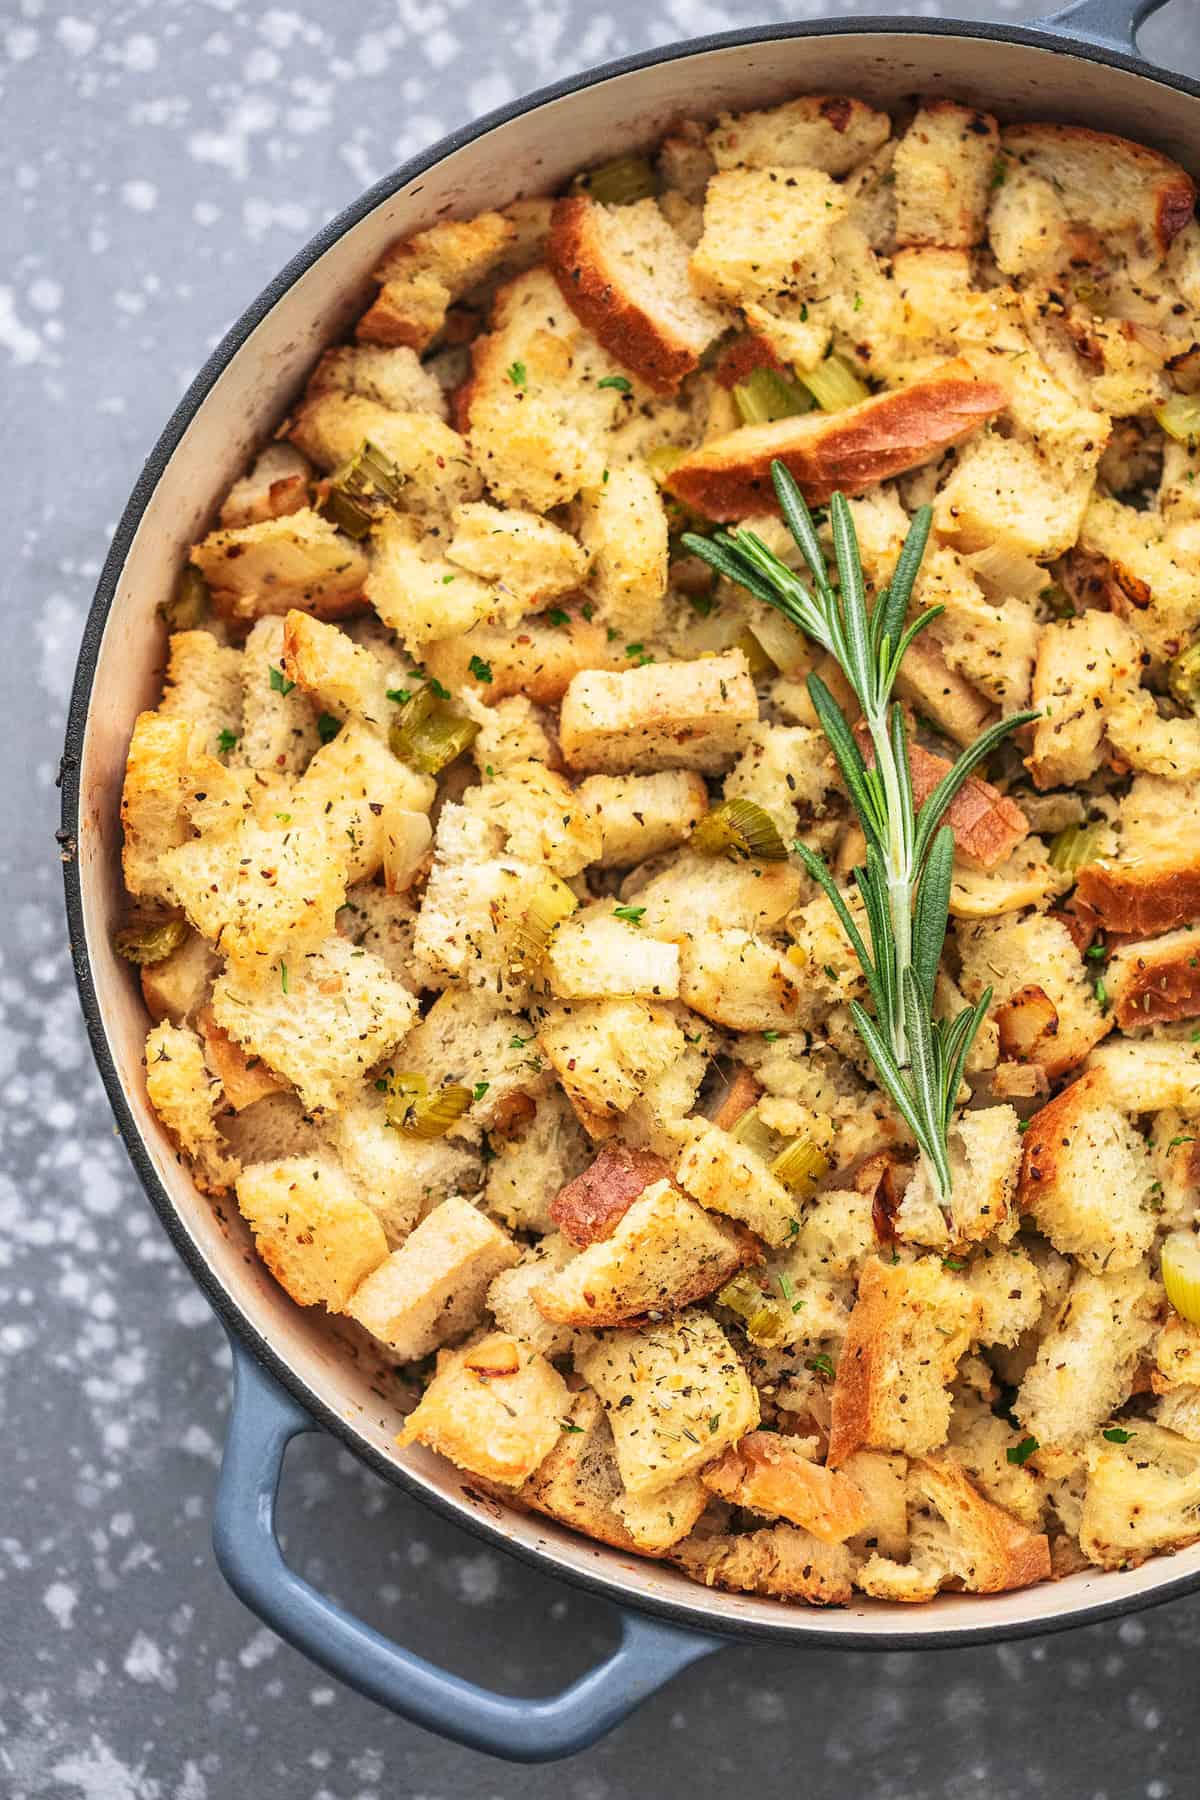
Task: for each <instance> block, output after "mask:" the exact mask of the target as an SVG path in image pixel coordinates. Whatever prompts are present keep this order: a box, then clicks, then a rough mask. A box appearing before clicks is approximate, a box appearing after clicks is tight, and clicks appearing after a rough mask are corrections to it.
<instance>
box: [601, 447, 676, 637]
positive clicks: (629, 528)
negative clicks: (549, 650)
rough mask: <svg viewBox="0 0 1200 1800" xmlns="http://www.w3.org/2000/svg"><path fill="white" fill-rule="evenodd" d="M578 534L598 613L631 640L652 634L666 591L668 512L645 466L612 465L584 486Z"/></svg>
mask: <svg viewBox="0 0 1200 1800" xmlns="http://www.w3.org/2000/svg"><path fill="white" fill-rule="evenodd" d="M579 535H580V537H581V538H582V540H583V542H584V544H585V546H586V547H587V550H588V552H589V554H590V556H591V576H590V580H589V589H590V592H591V594H592V596H593V597H594V599H595V600H596V602H597V605H598V610H599V614H600V617H601V618H602V619H603V620H604V622H605V624H606V625H612V626H613V627H614V628H615V629H617V630H618V631H620V632H622V633H624V634H625V635H626V636H627V637H629V638H638V637H652V636H653V635H654V634H655V632H656V631H657V630H658V628H659V626H660V624H661V621H662V602H663V597H664V595H665V594H666V591H667V515H666V512H665V510H664V508H663V503H662V499H661V496H660V494H659V489H658V483H657V482H656V481H655V480H654V478H653V477H652V476H651V475H650V474H648V473H647V471H646V470H645V469H640V468H628V469H613V470H612V471H610V472H609V475H608V479H607V480H606V481H605V482H603V483H602V485H601V486H600V487H598V488H587V489H585V490H584V493H583V496H582V499H581V503H580V524H579Z"/></svg>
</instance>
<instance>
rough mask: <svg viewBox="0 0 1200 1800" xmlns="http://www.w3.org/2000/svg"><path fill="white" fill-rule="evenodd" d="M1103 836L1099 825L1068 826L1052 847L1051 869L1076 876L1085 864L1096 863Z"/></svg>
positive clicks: (1060, 833) (1050, 856)
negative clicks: (1077, 871)
mask: <svg viewBox="0 0 1200 1800" xmlns="http://www.w3.org/2000/svg"><path fill="white" fill-rule="evenodd" d="M1103 835H1104V834H1103V831H1102V830H1101V827H1100V826H1099V825H1068V826H1067V828H1066V830H1065V831H1060V832H1059V834H1058V836H1057V837H1056V838H1055V839H1054V840H1053V842H1052V843H1051V845H1050V855H1049V863H1050V867H1051V868H1052V869H1061V871H1062V872H1063V874H1064V875H1074V874H1075V872H1076V870H1078V869H1082V867H1083V865H1084V863H1089V862H1094V861H1095V858H1096V854H1097V852H1098V851H1099V848H1100V841H1101V839H1102V837H1103Z"/></svg>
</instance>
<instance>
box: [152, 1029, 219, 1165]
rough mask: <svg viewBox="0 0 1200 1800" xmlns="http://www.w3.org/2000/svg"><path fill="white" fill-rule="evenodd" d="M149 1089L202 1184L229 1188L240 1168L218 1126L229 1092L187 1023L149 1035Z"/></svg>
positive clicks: (159, 1111)
mask: <svg viewBox="0 0 1200 1800" xmlns="http://www.w3.org/2000/svg"><path fill="white" fill-rule="evenodd" d="M145 1063H146V1094H147V1097H148V1099H149V1101H150V1104H151V1106H152V1107H153V1108H154V1110H155V1112H156V1113H157V1114H158V1116H159V1118H160V1119H161V1120H162V1122H163V1124H164V1125H165V1126H166V1128H167V1130H168V1131H169V1132H170V1134H171V1136H172V1137H173V1138H174V1140H175V1142H176V1143H177V1144H178V1145H179V1148H180V1149H181V1150H182V1151H183V1153H184V1155H185V1156H187V1157H190V1158H191V1160H192V1163H193V1165H194V1167H193V1173H194V1175H195V1178H196V1185H197V1187H199V1188H201V1189H202V1190H203V1191H204V1192H206V1193H214V1194H215V1193H223V1192H224V1191H225V1189H226V1188H228V1187H230V1186H232V1184H233V1181H234V1179H235V1178H236V1176H237V1173H238V1164H237V1162H236V1160H235V1159H234V1158H232V1157H230V1156H229V1155H227V1154H226V1149H225V1144H224V1140H223V1139H222V1137H221V1133H220V1131H219V1130H218V1127H217V1113H218V1110H219V1109H220V1107H221V1103H222V1100H223V1098H224V1095H223V1090H222V1087H221V1081H220V1077H219V1075H218V1074H217V1073H215V1072H214V1071H211V1070H210V1069H209V1067H208V1066H207V1064H206V1062H205V1057H204V1048H203V1045H202V1044H201V1041H200V1039H199V1038H198V1037H197V1035H196V1033H195V1032H194V1031H192V1030H190V1029H189V1028H188V1027H187V1026H176V1025H171V1024H167V1023H163V1024H161V1025H155V1026H154V1027H153V1029H152V1030H151V1031H150V1033H149V1035H148V1037H147V1038H146V1050H145Z"/></svg>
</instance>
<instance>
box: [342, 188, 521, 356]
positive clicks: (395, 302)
mask: <svg viewBox="0 0 1200 1800" xmlns="http://www.w3.org/2000/svg"><path fill="white" fill-rule="evenodd" d="M516 237H517V228H516V225H515V224H514V223H513V221H512V220H511V219H508V218H506V217H505V216H504V214H503V213H499V212H484V213H479V214H477V216H476V217H475V218H473V219H442V220H439V222H438V223H437V224H436V225H431V226H430V227H429V229H428V230H427V231H418V232H417V233H416V234H415V235H414V236H412V237H409V238H403V239H401V241H400V242H399V243H396V244H393V245H392V246H391V248H390V249H389V250H387V251H386V252H385V254H384V256H383V258H382V260H381V261H380V263H379V264H378V266H377V267H376V269H375V279H376V281H377V282H379V284H380V288H379V293H378V294H377V295H376V297H375V300H374V302H373V304H372V305H371V306H370V307H369V308H368V309H367V311H366V312H365V313H364V314H363V316H362V318H361V319H360V320H359V322H358V336H359V338H360V339H361V340H362V341H363V342H365V343H371V344H403V345H408V346H410V347H411V348H412V349H413V350H424V349H426V348H427V347H428V345H429V344H431V343H432V342H433V340H434V338H435V337H436V336H437V334H438V333H439V332H440V331H441V329H442V326H443V325H444V324H445V320H446V313H447V310H448V308H449V307H450V306H451V305H452V304H453V302H454V301H455V300H457V299H459V298H460V297H461V296H462V295H463V294H465V293H466V292H467V291H468V289H469V288H473V287H474V286H475V285H476V283H477V282H479V281H481V280H482V279H483V278H484V276H485V275H487V274H488V273H489V272H490V271H491V270H492V269H493V268H495V266H496V264H497V263H498V262H499V261H500V260H501V259H502V257H503V256H504V255H505V253H506V252H507V251H508V250H509V249H510V247H511V246H512V245H513V243H514V241H515V239H516Z"/></svg>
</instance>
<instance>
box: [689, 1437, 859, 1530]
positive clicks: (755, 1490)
mask: <svg viewBox="0 0 1200 1800" xmlns="http://www.w3.org/2000/svg"><path fill="white" fill-rule="evenodd" d="M702 1479H703V1481H704V1485H705V1487H707V1488H710V1489H711V1490H712V1492H713V1493H714V1494H717V1495H719V1496H720V1498H721V1499H722V1500H728V1501H730V1502H731V1503H732V1504H733V1505H734V1506H744V1507H747V1508H748V1509H749V1511H750V1512H755V1513H761V1514H762V1515H763V1517H764V1518H767V1519H786V1520H787V1522H788V1524H789V1525H799V1526H801V1527H803V1529H804V1530H805V1531H811V1532H812V1534H813V1536H814V1537H818V1538H820V1540H821V1542H822V1543H823V1544H843V1543H845V1541H846V1539H847V1538H852V1537H855V1536H857V1534H858V1533H859V1532H860V1531H862V1530H864V1529H865V1527H866V1525H867V1523H868V1521H869V1519H870V1509H869V1507H868V1505H867V1501H866V1497H865V1495H864V1494H863V1492H862V1489H861V1488H860V1487H859V1486H858V1484H857V1482H855V1481H854V1480H852V1479H851V1477H850V1476H849V1475H845V1474H841V1473H839V1472H838V1471H837V1470H836V1469H827V1468H825V1467H824V1465H823V1464H821V1463H818V1462H814V1461H813V1460H812V1458H811V1457H809V1456H805V1455H804V1454H803V1452H802V1451H801V1450H800V1449H799V1448H798V1447H797V1444H796V1442H795V1441H794V1440H793V1439H791V1438H788V1437H784V1436H782V1435H781V1434H780V1433H778V1432H775V1431H752V1432H750V1433H749V1434H748V1435H747V1436H746V1437H744V1438H743V1439H742V1441H741V1443H740V1444H735V1445H734V1446H733V1447H732V1448H731V1449H729V1450H727V1451H726V1452H725V1454H724V1456H723V1457H721V1459H720V1461H719V1462H715V1463H712V1464H711V1465H710V1466H709V1467H708V1468H707V1469H705V1471H704V1475H703V1477H702Z"/></svg>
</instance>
